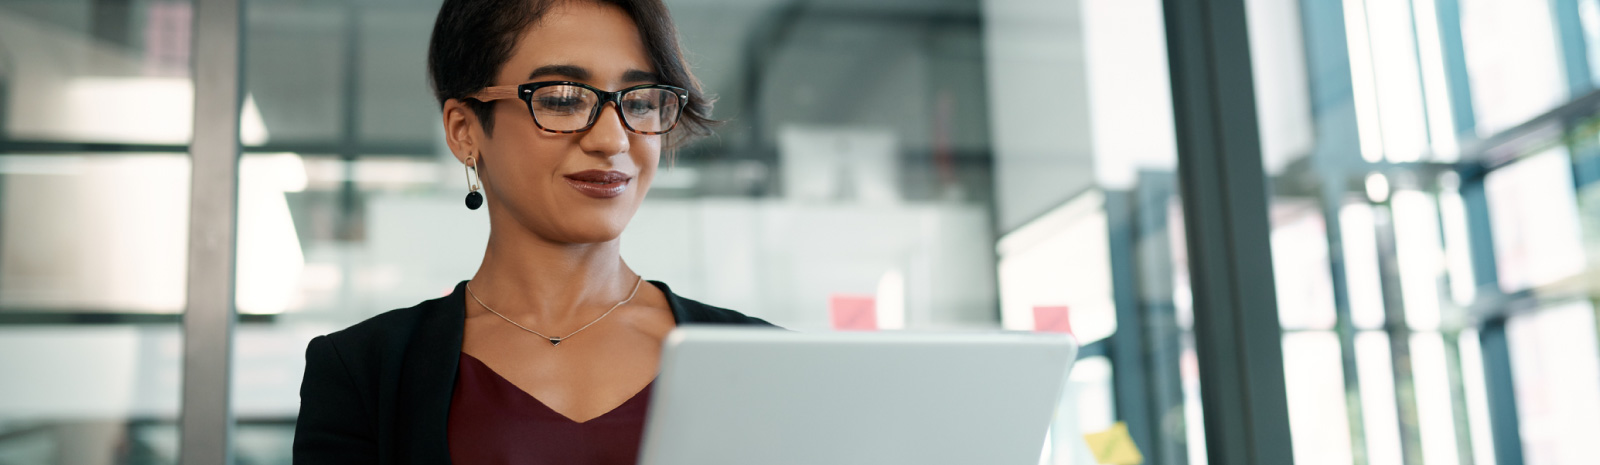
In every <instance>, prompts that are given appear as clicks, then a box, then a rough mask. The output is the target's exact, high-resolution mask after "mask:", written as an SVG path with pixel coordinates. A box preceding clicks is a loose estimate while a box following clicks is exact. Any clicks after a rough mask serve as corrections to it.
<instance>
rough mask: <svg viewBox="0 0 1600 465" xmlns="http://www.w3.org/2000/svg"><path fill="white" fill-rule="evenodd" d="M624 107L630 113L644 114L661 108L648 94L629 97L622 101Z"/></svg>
mask: <svg viewBox="0 0 1600 465" xmlns="http://www.w3.org/2000/svg"><path fill="white" fill-rule="evenodd" d="M622 107H623V110H624V111H627V112H628V114H632V115H637V116H643V115H649V114H653V113H655V112H656V111H657V110H659V109H660V108H661V105H659V104H658V103H657V102H656V101H655V99H652V98H649V97H648V96H640V97H628V98H627V99H626V100H623V101H622Z"/></svg>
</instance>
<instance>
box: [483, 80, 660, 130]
mask: <svg viewBox="0 0 1600 465" xmlns="http://www.w3.org/2000/svg"><path fill="white" fill-rule="evenodd" d="M562 85H566V86H578V87H582V88H585V89H589V91H590V92H594V94H595V95H596V96H598V97H599V98H598V99H596V100H595V104H594V108H591V109H589V122H588V123H587V124H585V125H584V126H583V128H582V129H574V130H571V131H560V130H555V129H550V128H547V127H544V125H543V124H539V115H537V114H534V112H533V95H534V93H533V92H534V91H535V90H539V89H540V88H543V87H550V86H562ZM641 89H665V90H668V91H671V92H672V95H676V96H678V114H676V115H672V125H671V126H668V127H667V128H666V129H663V130H660V131H640V130H637V129H634V128H633V125H631V124H628V118H625V117H623V116H622V114H621V113H620V112H618V114H617V117H618V118H617V119H619V120H621V121H622V127H623V128H626V129H627V130H628V132H632V133H634V134H641V135H646V136H654V135H660V134H666V133H667V132H669V131H672V128H675V127H678V120H679V119H680V118H681V117H682V116H683V107H684V105H687V104H688V103H689V91H687V90H684V89H683V88H681V87H673V86H669V85H666V84H644V85H637V86H633V87H629V88H626V89H622V90H619V91H616V92H606V91H603V90H600V89H597V88H595V87H594V86H591V85H588V84H584V83H581V82H572V81H541V82H530V83H527V84H518V85H514V86H493V87H485V88H483V90H480V91H478V92H475V93H473V94H472V95H468V96H467V98H470V99H473V100H477V101H480V102H485V103H488V102H493V101H495V100H507V99H518V100H522V103H523V106H526V107H528V116H530V117H532V118H533V125H534V126H538V127H539V129H541V130H544V131H545V132H553V133H556V134H576V133H580V132H584V131H588V130H589V129H590V128H593V127H594V123H595V121H599V120H600V109H601V108H602V107H604V106H605V105H606V103H607V102H610V103H612V104H615V105H616V107H617V108H618V109H621V108H622V96H623V95H625V94H627V93H629V92H633V91H636V90H641Z"/></svg>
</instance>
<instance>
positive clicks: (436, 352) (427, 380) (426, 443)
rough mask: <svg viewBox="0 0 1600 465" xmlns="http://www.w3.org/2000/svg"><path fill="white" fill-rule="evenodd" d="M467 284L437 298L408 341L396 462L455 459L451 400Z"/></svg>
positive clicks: (398, 413) (398, 397) (397, 403)
mask: <svg viewBox="0 0 1600 465" xmlns="http://www.w3.org/2000/svg"><path fill="white" fill-rule="evenodd" d="M465 289H466V281H462V282H461V283H460V284H457V285H456V289H455V291H454V292H451V293H450V295H449V296H446V297H444V298H441V299H437V300H434V301H433V305H432V306H431V308H429V309H428V310H427V312H425V313H424V314H423V315H422V317H421V318H420V319H418V321H417V327H416V328H415V329H413V332H412V335H411V338H410V342H409V343H408V344H407V345H406V351H405V358H404V359H403V360H402V362H401V367H400V377H399V384H400V385H399V386H397V387H396V391H395V402H394V405H393V406H394V409H395V425H396V426H397V428H396V430H395V435H396V437H395V441H394V442H393V443H391V444H393V445H394V448H395V449H394V450H393V451H392V452H393V453H394V456H393V457H394V459H395V460H396V462H399V463H428V464H436V463H449V462H450V448H449V447H450V444H449V435H448V425H449V420H450V399H451V396H452V395H453V394H454V392H453V391H454V389H455V383H456V370H457V368H458V366H457V365H458V364H459V363H460V361H461V337H462V330H463V328H464V325H465V321H466V311H467V309H466V301H465V300H464V299H466V293H465Z"/></svg>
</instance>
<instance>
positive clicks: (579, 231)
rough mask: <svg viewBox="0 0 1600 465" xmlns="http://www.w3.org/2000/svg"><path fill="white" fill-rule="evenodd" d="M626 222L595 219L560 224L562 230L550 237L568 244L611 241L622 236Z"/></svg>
mask: <svg viewBox="0 0 1600 465" xmlns="http://www.w3.org/2000/svg"><path fill="white" fill-rule="evenodd" d="M625 226H627V224H626V223H624V224H612V223H611V222H606V221H594V222H591V223H586V224H563V225H559V227H560V231H559V232H558V233H557V234H554V235H552V236H554V237H550V239H552V240H555V241H557V242H562V243H566V244H598V243H602V242H610V241H613V240H616V239H617V238H618V237H621V236H622V229H623V227H625Z"/></svg>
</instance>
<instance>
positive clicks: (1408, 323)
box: [0, 0, 1600, 465]
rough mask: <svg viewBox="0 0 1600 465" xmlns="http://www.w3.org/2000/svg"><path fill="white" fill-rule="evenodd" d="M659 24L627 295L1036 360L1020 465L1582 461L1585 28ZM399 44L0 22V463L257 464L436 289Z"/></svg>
mask: <svg viewBox="0 0 1600 465" xmlns="http://www.w3.org/2000/svg"><path fill="white" fill-rule="evenodd" d="M667 3H668V5H669V6H670V8H671V9H672V11H673V14H674V17H675V19H676V20H677V22H678V25H679V28H680V33H681V35H682V41H683V44H684V46H685V48H686V49H687V50H688V52H689V59H690V61H691V62H692V63H693V64H694V65H695V68H694V69H695V73H696V74H697V75H698V76H699V77H700V79H701V80H702V81H703V82H704V83H705V86H706V87H707V90H708V91H709V92H711V93H713V94H715V95H717V96H718V97H719V100H718V102H717V106H716V110H715V116H716V117H717V118H719V119H723V120H726V121H727V124H726V125H725V126H723V127H722V128H721V129H720V130H719V131H718V132H717V135H716V136H714V137H711V138H708V139H705V140H702V141H700V142H697V143H695V144H694V145H691V146H689V147H686V148H684V149H683V150H681V151H679V153H677V154H676V158H675V160H674V161H673V162H672V163H671V167H670V169H664V170H663V171H662V174H661V176H660V179H658V180H657V181H656V183H655V185H654V186H653V187H654V189H653V190H652V192H651V195H650V199H649V200H648V201H646V203H645V206H644V208H643V209H641V211H640V212H639V215H638V216H637V217H636V218H635V220H634V221H633V223H632V225H631V226H630V227H629V229H628V231H627V232H626V233H625V235H624V240H623V244H624V245H623V248H624V256H625V257H627V259H628V261H629V263H630V264H631V265H632V266H633V267H634V268H635V269H637V270H639V271H640V272H641V273H642V274H644V275H645V276H647V277H649V278H651V279H659V280H663V281H665V282H668V283H670V284H671V285H673V286H674V290H676V291H678V292H680V293H682V294H684V295H687V296H692V297H694V298H696V299H699V300H702V301H705V302H707V303H711V304H715V305H719V306H725V307H730V308H734V309H738V310H741V311H745V312H746V313H749V314H752V315H755V316H759V317H762V318H766V319H768V320H770V321H773V322H775V323H778V324H780V325H784V326H788V327H792V328H797V329H828V328H830V327H831V326H832V325H833V324H834V323H833V320H832V319H831V315H833V314H834V313H833V312H834V311H835V310H837V309H840V308H842V307H850V308H861V303H862V302H866V305H868V306H869V307H870V308H871V309H872V312H873V315H874V317H873V323H874V324H872V325H871V326H874V327H876V328H878V329H882V330H894V329H902V328H904V329H955V328H1008V329H1018V330H1033V329H1036V328H1038V327H1040V326H1050V328H1049V329H1055V330H1061V329H1065V327H1066V326H1070V329H1071V331H1072V332H1073V333H1074V334H1075V335H1077V336H1078V337H1079V338H1080V340H1081V341H1082V342H1083V344H1084V345H1085V347H1084V350H1083V351H1082V355H1081V359H1080V360H1079V362H1078V365H1077V367H1076V369H1075V370H1074V371H1073V373H1072V375H1071V376H1070V379H1069V380H1068V384H1067V386H1068V387H1067V390H1066V392H1065V394H1064V396H1063V399H1062V403H1061V405H1060V407H1059V410H1058V412H1057V416H1056V419H1055V421H1054V422H1053V424H1052V426H1051V429H1050V431H1049V433H1048V434H1047V436H1046V437H1043V438H1041V439H1042V440H1043V441H1042V444H1043V450H1042V451H1041V460H1040V463H1041V464H1055V465H1065V464H1091V463H1094V462H1093V459H1092V458H1091V454H1090V452H1089V451H1088V450H1087V446H1086V445H1085V444H1084V442H1083V441H1082V439H1081V435H1082V434H1084V433H1087V432H1093V431H1098V430H1102V429H1105V428H1107V427H1108V426H1110V425H1111V424H1112V423H1113V422H1116V421H1124V422H1126V423H1127V425H1128V426H1129V430H1130V433H1131V435H1132V437H1133V439H1134V440H1135V442H1136V443H1137V444H1138V445H1139V447H1140V448H1141V450H1142V451H1143V452H1144V454H1145V457H1146V460H1147V463H1151V464H1180V465H1181V464H1205V463H1219V464H1221V463H1228V464H1234V463H1237V464H1261V465H1268V464H1273V465H1275V464H1282V463H1289V461H1290V460H1292V461H1293V462H1294V463H1298V464H1301V465H1316V464H1330V465H1343V464H1352V465H1386V464H1396V465H1399V464H1404V465H1420V464H1427V465H1438V464H1452V465H1454V464H1463V465H1466V464H1473V465H1493V464H1499V465H1518V464H1541V465H1544V464H1583V463H1594V462H1595V461H1596V460H1600V442H1597V441H1596V440H1595V438H1600V343H1597V333H1600V325H1597V317H1596V307H1595V304H1594V303H1595V299H1596V296H1597V294H1596V290H1597V289H1600V287H1597V286H1600V262H1597V260H1600V189H1597V186H1600V183H1596V181H1597V180H1600V92H1596V84H1597V83H1600V0H1193V1H1189V0H1185V1H1176V0H1173V1H1170V2H1166V3H1163V2H1162V1H1161V0H872V1H860V0H668V1H667ZM438 5H439V2H438V1H437V0H338V1H303V0H249V1H238V0H194V1H184V0H0V464H7V465H9V464H35V463H62V464H124V463H128V464H162V463H176V462H178V461H179V457H180V456H183V457H187V458H189V461H191V462H194V463H215V462H214V461H211V460H207V459H204V457H221V456H222V455H207V454H224V455H225V456H227V457H231V459H232V460H233V461H234V462H235V463H239V464H268V463H287V462H288V460H289V444H290V441H291V440H292V432H293V424H294V419H295V414H296V409H297V407H298V386H299V381H300V374H301V370H302V368H303V359H302V354H303V350H304V348H305V344H306V342H307V341H308V340H309V339H310V338H311V337H313V336H315V335H318V334H324V333H327V332H330V331H334V330H337V329H339V328H342V327H344V326H347V325H350V324H352V323H355V322H357V321H360V320H362V319H365V318H367V317H370V316H372V315H375V314H377V313H380V312H382V311H385V310H389V309H392V308H397V307H404V306H409V305H411V304H414V303H416V302H418V301H421V300H425V299H429V298H433V297H437V296H440V295H442V294H444V293H446V292H447V291H448V290H449V289H450V288H451V286H453V285H454V284H455V283H456V282H457V281H459V280H461V279H466V278H468V277H470V276H471V273H472V272H473V270H474V269H475V267H476V265H477V263H478V261H479V259H480V258H481V254H482V244H483V240H484V239H485V238H486V235H487V232H488V224H487V217H486V216H484V215H483V214H482V212H481V211H480V212H472V211H468V210H466V209H465V208H462V206H461V200H460V199H461V197H462V195H464V193H465V189H466V183H465V180H464V178H463V177H462V176H463V175H462V171H461V168H460V166H459V164H458V163H456V162H455V160H454V159H452V158H451V157H450V156H449V154H448V153H447V150H446V149H445V147H444V145H443V143H442V134H441V130H440V124H439V115H438V109H437V107H436V105H435V103H434V102H433V101H432V98H431V96H430V94H429V92H428V88H427V83H426V81H425V75H424V59H425V50H426V45H427V40H428V34H429V31H430V30H431V26H432V21H433V16H434V14H435V12H436V11H437V9H438ZM229 8H237V10H230V9H229ZM233 41H237V42H233ZM233 45H237V50H238V51H239V52H240V53H233V52H234V49H233V48H232V46H233ZM219 57H220V58H219ZM196 76H200V77H199V78H198V79H197V78H196ZM235 102H237V106H235ZM197 108H198V110H197ZM218 108H220V109H222V111H221V113H218V112H217V110H215V109H218ZM234 108H237V109H238V111H237V112H230V111H228V110H230V109H234ZM234 123H237V124H234ZM219 125H221V126H219ZM196 128H200V129H198V130H197V129H196ZM219 128H220V129H219ZM235 128H236V130H235ZM235 132H236V133H237V134H235ZM234 149H238V150H239V151H240V152H242V156H241V157H239V158H237V164H234V163H232V160H234V159H233V158H232V157H231V154H232V153H233V152H232V151H233V150H234ZM191 152H193V153H194V155H193V158H191ZM219 160H220V162H221V164H220V165H219V164H218V161H219ZM203 163H208V164H203ZM219 169H220V170H221V171H218V170H219ZM233 169H237V179H236V180H235V179H233V178H231V177H229V176H227V175H226V174H227V173H230V172H232V171H230V170H233ZM218 172H220V173H224V175H223V176H212V175H211V174H212V173H218ZM234 189H236V192H237V195H236V199H234V200H230V199H229V196H228V195H226V194H227V193H228V192H233V191H234ZM196 192H198V193H200V194H202V195H193V193H196ZM219 193H220V194H221V195H218V194H219ZM206 202H210V203H206ZM219 202H220V205H221V207H218V205H219ZM191 212H197V213H194V214H191ZM219 225H220V227H219ZM195 231H202V233H203V234H202V235H204V236H205V237H208V238H209V237H230V235H231V237H233V239H231V240H228V241H224V242H222V243H220V245H218V244H211V245H210V246H209V247H211V248H206V247H208V246H207V245H206V243H205V241H199V240H195V241H192V240H191V238H192V236H194V235H195V234H196V233H195ZM217 231H220V232H221V233H223V234H224V235H223V236H211V235H210V234H212V233H214V232H217ZM219 266H220V267H221V268H218V267H219ZM195 270H203V272H194V271H195ZM218 270H221V272H220V273H219V272H217V271H218ZM230 282H231V283H233V284H232V285H231V289H229V287H230V285H229V283H230ZM230 295H231V296H232V297H233V298H232V301H233V304H232V305H228V304H227V303H226V299H225V298H224V299H223V300H218V298H217V297H216V296H230ZM197 296H198V297H197ZM234 310H236V311H237V313H238V317H237V320H236V323H234V322H232V320H231V319H230V318H227V316H228V315H231V314H232V313H231V312H233V311H234ZM1036 317H1037V318H1036ZM186 318H187V320H186ZM1061 318H1065V319H1064V320H1062V319H1061ZM186 321H187V322H188V323H185V322H186ZM1063 321H1064V322H1065V323H1067V324H1065V325H1063V324H1062V322H1063ZM186 341H187V343H188V345H186ZM186 367H187V368H186ZM186 389H187V391H186ZM218 390H223V392H225V393H227V394H229V395H226V396H222V395H217V394H218V393H217V392H214V391H218ZM185 392H189V393H190V394H187V395H186V394H185ZM180 420H181V421H180ZM208 425H209V426H208ZM219 425H220V426H224V427H220V428H218V427H215V426H219ZM184 438H187V440H184ZM219 460H220V459H219Z"/></svg>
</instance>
